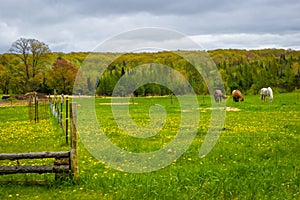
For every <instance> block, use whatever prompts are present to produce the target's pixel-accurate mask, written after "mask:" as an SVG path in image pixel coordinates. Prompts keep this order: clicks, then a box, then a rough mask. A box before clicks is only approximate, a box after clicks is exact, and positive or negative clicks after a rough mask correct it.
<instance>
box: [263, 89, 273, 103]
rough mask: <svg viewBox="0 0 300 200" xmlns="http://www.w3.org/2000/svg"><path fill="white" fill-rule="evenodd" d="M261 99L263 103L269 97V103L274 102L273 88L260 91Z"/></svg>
mask: <svg viewBox="0 0 300 200" xmlns="http://www.w3.org/2000/svg"><path fill="white" fill-rule="evenodd" d="M260 95H261V97H260V99H261V100H262V101H266V97H267V96H268V97H269V101H270V102H272V101H273V90H272V88H270V87H268V88H261V90H260Z"/></svg>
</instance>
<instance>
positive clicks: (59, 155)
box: [0, 103, 78, 180]
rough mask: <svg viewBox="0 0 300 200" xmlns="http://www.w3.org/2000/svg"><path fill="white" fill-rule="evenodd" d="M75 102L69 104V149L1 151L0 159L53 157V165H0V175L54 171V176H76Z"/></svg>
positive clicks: (75, 177)
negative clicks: (20, 151) (22, 151)
mask: <svg viewBox="0 0 300 200" xmlns="http://www.w3.org/2000/svg"><path fill="white" fill-rule="evenodd" d="M76 106H77V105H76V103H72V104H70V129H71V131H70V134H71V143H70V151H63V152H28V153H2V154H0V160H17V161H19V160H22V159H44V158H54V163H53V165H40V166H0V175H3V174H16V173H39V174H42V173H55V178H56V179H57V178H59V177H64V176H65V175H71V177H72V178H74V179H75V180H76V179H77V178H78V161H77V159H78V152H77V149H78V148H77V131H76Z"/></svg>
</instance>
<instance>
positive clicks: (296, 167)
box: [0, 93, 300, 199]
mask: <svg viewBox="0 0 300 200" xmlns="http://www.w3.org/2000/svg"><path fill="white" fill-rule="evenodd" d="M198 101H199V105H200V110H199V111H200V119H201V120H200V123H199V127H198V132H197V135H196V137H195V139H194V141H193V143H192V145H191V146H190V147H189V149H188V150H187V151H186V152H185V153H184V154H183V155H182V156H181V157H180V158H179V159H177V160H175V161H173V162H172V163H171V165H169V166H167V167H165V168H163V169H160V170H156V171H153V172H149V173H128V172H122V171H118V170H115V169H113V168H111V167H109V166H106V165H104V164H103V163H102V162H100V161H98V160H97V159H95V158H94V157H93V156H92V155H91V154H90V153H89V152H88V151H87V150H86V149H85V147H84V145H83V144H82V143H81V142H79V182H78V183H74V182H73V181H71V180H70V181H64V182H54V181H53V180H54V175H52V174H45V175H38V174H15V175H2V176H0V199H300V159H299V157H300V93H287V94H275V98H274V101H273V102H271V103H269V102H261V101H260V99H259V96H254V95H253V96H246V97H245V101H244V102H240V103H234V102H232V99H228V100H227V103H226V106H228V107H232V108H237V109H239V110H238V111H227V112H226V120H225V125H224V128H223V131H222V133H221V136H220V138H219V140H218V142H217V144H216V145H215V147H214V149H213V150H212V151H211V152H210V153H209V154H208V155H207V156H206V157H204V158H199V157H198V154H199V151H200V148H201V144H202V143H203V140H204V138H205V135H206V132H207V129H208V127H209V121H210V116H211V111H210V109H208V108H209V107H210V98H209V97H208V96H205V97H202V96H199V97H198ZM109 102H110V99H109V98H97V99H96V104H95V108H96V111H97V112H96V114H97V117H98V119H99V122H100V124H101V126H102V127H103V129H104V130H105V133H106V135H107V136H108V138H110V140H111V141H112V142H113V143H115V144H116V145H118V146H119V147H121V148H122V149H124V150H127V151H132V152H150V151H154V150H157V149H159V148H161V147H163V146H164V145H166V144H167V143H169V142H170V141H171V140H172V139H173V137H174V134H176V130H177V129H178V123H179V117H180V116H178V115H179V112H178V110H179V109H180V108H179V105H178V102H177V101H176V99H175V100H174V103H173V104H171V103H170V99H169V98H168V97H153V98H135V104H134V105H130V113H131V116H132V118H133V119H134V120H135V122H136V123H137V124H140V125H147V124H148V123H149V120H150V118H149V116H148V111H149V107H150V106H151V105H153V104H161V105H163V106H164V108H165V110H166V111H167V113H168V115H167V119H166V124H165V126H164V127H165V128H166V129H163V130H162V131H161V132H160V133H159V134H157V135H156V136H154V137H151V138H147V139H145V138H143V139H137V138H133V137H129V136H128V135H126V133H124V132H122V130H120V129H119V128H118V126H117V124H116V123H115V122H114V120H113V116H112V113H111V110H110V106H109V105H107V103H109ZM0 144H1V145H0V152H1V153H7V152H27V151H60V150H68V148H69V147H68V145H66V144H65V139H64V135H63V134H62V132H61V130H60V129H59V128H58V125H57V123H56V122H55V120H54V119H53V118H49V119H46V120H42V121H40V122H39V123H37V124H35V123H33V122H30V121H29V120H28V116H27V108H26V107H23V106H8V107H0ZM44 162H50V161H48V160H45V161H37V163H34V161H28V163H27V164H40V163H44ZM0 165H16V163H15V162H12V161H11V162H9V161H5V162H4V161H1V162H0ZM18 180H26V181H28V182H21V183H20V182H19V181H18ZM33 180H46V181H48V182H46V183H44V184H37V183H33V182H31V181H33Z"/></svg>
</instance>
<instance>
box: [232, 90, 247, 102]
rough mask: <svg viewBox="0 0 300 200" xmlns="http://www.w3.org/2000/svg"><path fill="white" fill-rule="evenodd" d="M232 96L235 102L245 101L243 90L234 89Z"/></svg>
mask: <svg viewBox="0 0 300 200" xmlns="http://www.w3.org/2000/svg"><path fill="white" fill-rule="evenodd" d="M232 98H233V101H235V102H239V101H244V97H243V95H242V93H241V91H239V90H233V91H232Z"/></svg>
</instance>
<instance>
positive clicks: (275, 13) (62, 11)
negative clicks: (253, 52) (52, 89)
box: [0, 0, 300, 53]
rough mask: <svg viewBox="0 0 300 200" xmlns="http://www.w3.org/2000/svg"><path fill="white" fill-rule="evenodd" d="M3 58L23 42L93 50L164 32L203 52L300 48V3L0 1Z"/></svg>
mask: <svg viewBox="0 0 300 200" xmlns="http://www.w3.org/2000/svg"><path fill="white" fill-rule="evenodd" d="M0 10H1V11H0V53H4V52H7V51H8V49H9V48H10V46H11V44H12V43H13V42H14V41H15V40H17V39H19V38H20V37H25V38H35V39H38V40H40V41H42V42H45V43H46V44H48V45H49V47H50V49H51V50H52V51H55V52H57V51H59V52H71V51H75V52H76V51H92V50H93V49H94V48H95V47H96V46H97V45H98V44H100V43H101V42H103V41H105V40H107V39H108V38H111V37H112V36H115V35H118V34H120V33H122V32H124V31H130V30H133V29H138V28H144V27H160V28H167V29H171V30H175V31H178V32H180V33H183V34H185V35H186V36H188V37H190V38H191V39H192V40H194V41H195V42H197V43H198V44H199V45H201V46H202V47H203V48H204V49H217V48H240V49H261V48H285V49H287V48H292V49H300V1H299V0H285V1H283V0H247V1H241V0H231V1H229V0H219V1H217V0H106V1H103V0H83V1H75V0H1V1H0Z"/></svg>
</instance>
